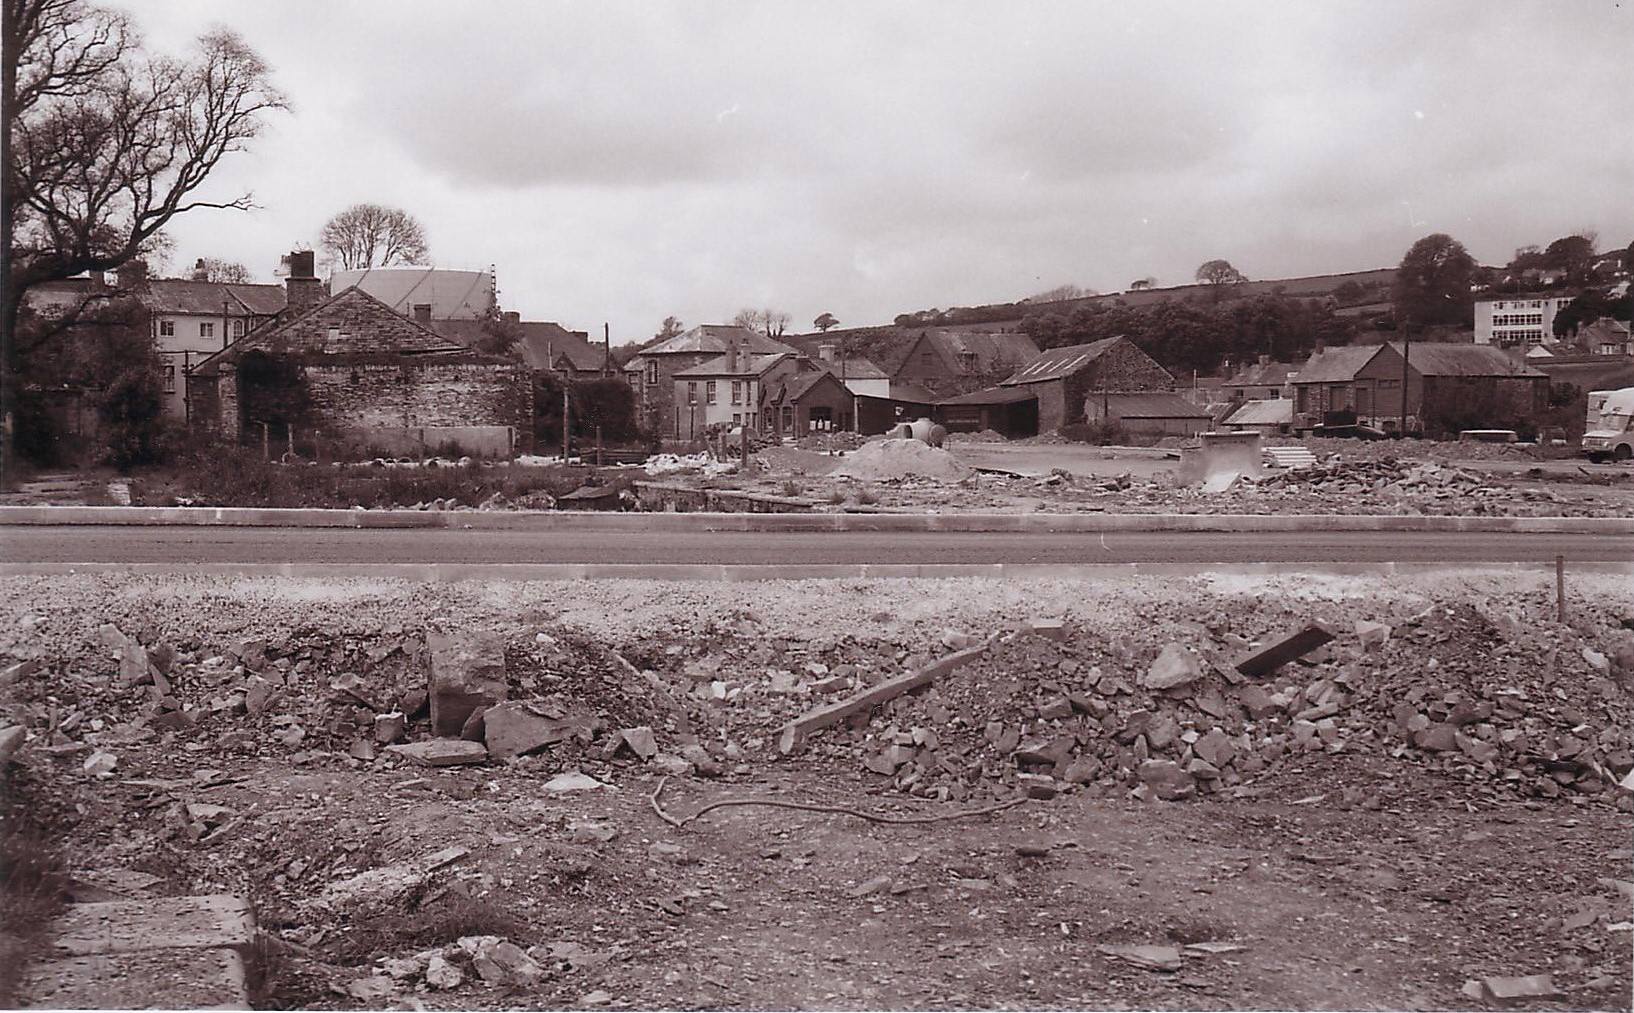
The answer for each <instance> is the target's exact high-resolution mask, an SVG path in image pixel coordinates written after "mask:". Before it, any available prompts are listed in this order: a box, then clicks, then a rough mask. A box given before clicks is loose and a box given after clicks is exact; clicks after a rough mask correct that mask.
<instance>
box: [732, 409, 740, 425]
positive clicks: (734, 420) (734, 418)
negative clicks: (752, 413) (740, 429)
mask: <svg viewBox="0 0 1634 1013" xmlns="http://www.w3.org/2000/svg"><path fill="white" fill-rule="evenodd" d="M732 424H733V425H734V426H741V425H743V413H742V412H733V413H732Z"/></svg>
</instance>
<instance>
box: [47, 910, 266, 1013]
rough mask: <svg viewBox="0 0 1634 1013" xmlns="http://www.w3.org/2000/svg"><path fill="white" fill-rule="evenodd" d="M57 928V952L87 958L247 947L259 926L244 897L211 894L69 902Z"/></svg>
mask: <svg viewBox="0 0 1634 1013" xmlns="http://www.w3.org/2000/svg"><path fill="white" fill-rule="evenodd" d="M55 930H56V938H55V939H54V940H53V941H52V943H51V949H52V951H53V952H54V953H56V954H59V955H62V956H84V955H89V954H103V953H130V952H134V951H137V950H158V949H187V948H211V947H238V946H247V945H249V942H250V938H251V936H252V935H253V934H254V931H255V922H254V918H253V917H252V915H251V914H250V906H249V904H248V902H246V901H245V900H243V899H242V898H240V897H234V896H232V895H230V894H207V895H204V896H199V897H159V898H152V899H147V900H115V901H105V902H102V903H97V904H71V905H69V907H68V909H67V910H66V911H65V912H64V913H63V915H62V917H61V918H60V919H58V921H57V923H56V925H55ZM144 1005H146V1004H145V1003H144Z"/></svg>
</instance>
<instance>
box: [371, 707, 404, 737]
mask: <svg viewBox="0 0 1634 1013" xmlns="http://www.w3.org/2000/svg"><path fill="white" fill-rule="evenodd" d="M407 730H408V718H407V717H406V716H405V715H404V714H403V712H402V711H389V712H387V713H385V714H376V715H375V716H374V741H375V742H376V743H377V744H379V745H382V746H389V745H391V744H392V743H393V742H396V741H397V740H398V739H400V738H402V737H403V733H404V732H405V731H407Z"/></svg>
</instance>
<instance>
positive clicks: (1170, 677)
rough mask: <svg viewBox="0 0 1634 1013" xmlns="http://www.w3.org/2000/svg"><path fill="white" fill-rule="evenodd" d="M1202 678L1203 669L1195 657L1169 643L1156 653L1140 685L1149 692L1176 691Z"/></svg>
mask: <svg viewBox="0 0 1634 1013" xmlns="http://www.w3.org/2000/svg"><path fill="white" fill-rule="evenodd" d="M1202 677H1203V667H1202V665H1201V664H1199V663H1198V661H1197V657H1196V655H1194V654H1192V653H1191V652H1190V651H1188V650H1186V648H1185V647H1184V646H1183V645H1181V644H1177V643H1170V644H1167V645H1165V646H1164V648H1163V650H1162V651H1160V652H1158V656H1157V659H1156V660H1155V661H1153V662H1152V665H1151V667H1150V668H1148V669H1147V670H1146V674H1144V675H1142V676H1141V677H1140V684H1141V685H1142V686H1144V687H1145V688H1147V689H1150V690H1159V691H1161V690H1166V689H1177V688H1179V687H1182V686H1188V685H1190V684H1191V683H1194V682H1196V681H1197V680H1198V679H1200V678H1202Z"/></svg>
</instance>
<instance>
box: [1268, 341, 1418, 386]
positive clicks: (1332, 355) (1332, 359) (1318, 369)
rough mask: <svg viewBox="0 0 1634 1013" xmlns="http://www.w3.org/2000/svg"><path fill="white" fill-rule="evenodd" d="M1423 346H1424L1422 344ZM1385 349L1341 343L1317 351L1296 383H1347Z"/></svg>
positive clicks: (1295, 380)
mask: <svg viewBox="0 0 1634 1013" xmlns="http://www.w3.org/2000/svg"><path fill="white" fill-rule="evenodd" d="M1420 347H1422V346H1420ZM1383 350H1384V346H1383V345H1341V346H1340V347H1338V348H1328V349H1324V350H1322V351H1320V352H1317V353H1315V354H1314V355H1312V356H1311V357H1310V358H1309V359H1307V360H1306V361H1305V365H1303V366H1301V367H1299V375H1298V376H1296V377H1294V383H1297V384H1307V383H1345V382H1347V381H1349V380H1354V379H1356V374H1357V373H1359V372H1361V370H1362V367H1363V366H1366V365H1367V364H1368V363H1369V362H1372V361H1373V357H1374V356H1375V355H1378V354H1379V353H1380V352H1381V351H1383Z"/></svg>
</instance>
